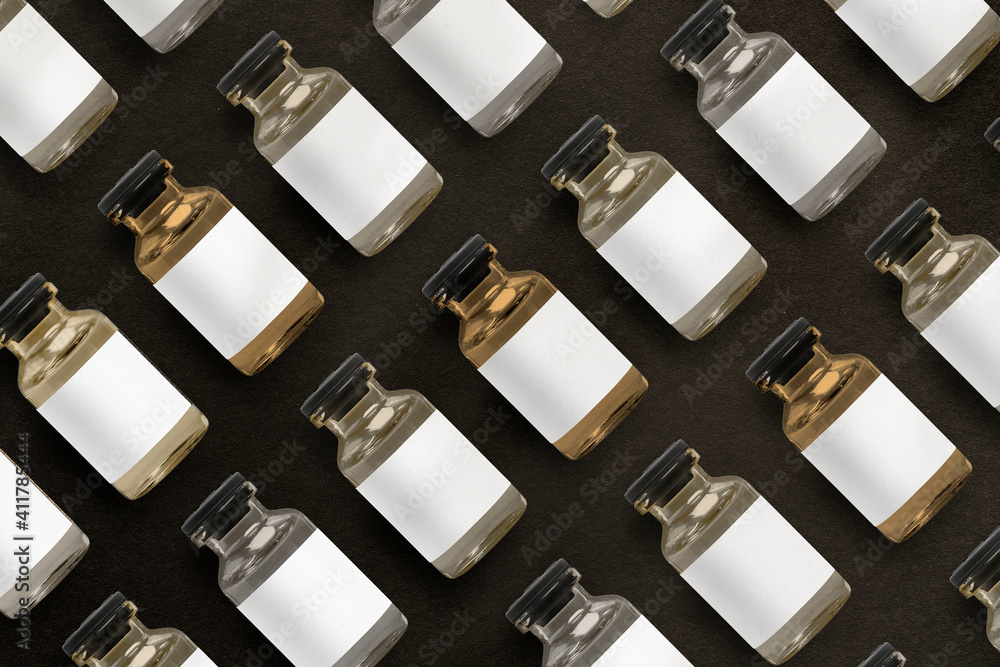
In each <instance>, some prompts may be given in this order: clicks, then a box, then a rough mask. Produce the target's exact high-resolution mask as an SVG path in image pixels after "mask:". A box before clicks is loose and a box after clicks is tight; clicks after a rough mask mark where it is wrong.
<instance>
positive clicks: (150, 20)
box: [104, 0, 184, 37]
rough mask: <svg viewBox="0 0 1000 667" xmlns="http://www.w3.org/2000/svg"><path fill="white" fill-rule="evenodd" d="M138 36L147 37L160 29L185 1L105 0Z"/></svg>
mask: <svg viewBox="0 0 1000 667" xmlns="http://www.w3.org/2000/svg"><path fill="white" fill-rule="evenodd" d="M104 2H106V3H108V5H109V6H110V7H111V9H113V10H115V13H116V14H118V16H120V17H121V19H122V20H123V21H125V23H127V24H128V27H130V28H132V30H134V31H135V33H136V34H137V35H139V36H140V37H145V36H146V35H148V34H149V33H151V32H152V31H153V30H155V29H156V28H158V27H160V24H161V23H163V22H164V21H165V20H166V19H167V17H168V16H170V14H171V13H173V11H174V10H175V9H177V8H178V7H180V6H181V5H182V4H183V3H184V0H104Z"/></svg>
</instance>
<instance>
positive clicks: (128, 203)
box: [97, 151, 171, 222]
mask: <svg viewBox="0 0 1000 667" xmlns="http://www.w3.org/2000/svg"><path fill="white" fill-rule="evenodd" d="M170 169H171V168H170V163H168V162H167V161H166V160H164V159H163V158H162V157H161V156H160V154H159V153H157V152H156V151H150V152H149V153H147V154H146V156H145V157H143V158H142V159H141V160H139V162H137V163H136V165H135V166H134V167H132V168H131V169H129V170H128V171H127V172H126V173H125V175H124V176H122V177H121V178H120V179H119V180H118V183H116V184H115V187H113V188H111V189H110V190H109V191H108V193H107V194H105V195H104V197H102V198H101V202H100V203H99V204H98V205H97V208H98V210H100V212H101V214H102V215H105V216H107V217H108V218H111V220H112V221H114V222H118V221H119V220H121V219H122V218H125V217H128V216H133V217H134V216H136V215H139V214H141V213H142V212H143V211H145V210H146V209H147V208H148V207H149V205H150V204H152V203H153V202H154V201H155V200H156V198H157V197H159V196H160V195H161V194H162V193H163V191H164V190H165V189H166V186H165V185H164V184H163V179H164V178H166V177H167V175H168V174H169V173H170Z"/></svg>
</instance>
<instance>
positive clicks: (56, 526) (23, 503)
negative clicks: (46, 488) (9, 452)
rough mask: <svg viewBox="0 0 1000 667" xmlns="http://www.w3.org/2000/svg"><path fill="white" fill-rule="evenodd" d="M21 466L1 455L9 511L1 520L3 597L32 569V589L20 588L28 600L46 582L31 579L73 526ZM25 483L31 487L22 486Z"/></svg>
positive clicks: (0, 478)
mask: <svg viewBox="0 0 1000 667" xmlns="http://www.w3.org/2000/svg"><path fill="white" fill-rule="evenodd" d="M17 470H18V468H17V466H16V465H15V464H14V462H13V461H11V460H10V459H9V458H7V456H6V455H5V454H2V453H0V484H3V489H4V497H5V499H6V500H5V502H6V503H7V506H8V508H7V509H6V510H5V511H4V513H3V517H2V520H0V595H2V594H4V593H6V592H7V591H10V590H12V589H13V588H14V586H15V585H16V584H17V583H18V572H19V570H20V569H21V568H22V567H24V568H26V569H27V570H28V580H27V582H24V581H23V580H22V581H21V582H20V583H21V584H22V585H23V584H24V583H27V585H28V588H23V589H20V590H19V591H18V592H19V593H20V595H19V596H18V597H28V595H29V594H31V593H33V592H34V591H36V590H37V589H38V587H39V586H41V585H42V584H43V583H44V582H42V581H36V580H35V579H33V578H32V577H31V570H32V569H33V568H34V567H35V566H36V565H38V564H39V563H40V562H41V561H42V559H43V558H45V556H47V555H48V553H49V552H50V551H52V548H53V547H54V546H55V545H56V544H57V543H58V542H59V540H61V539H62V538H63V536H64V535H65V534H66V531H67V530H69V529H70V526H72V525H73V524H72V523H71V522H70V520H69V519H67V518H66V515H65V514H63V513H62V512H61V511H60V510H59V508H58V507H56V506H55V504H54V503H53V502H52V501H51V500H49V499H48V497H46V496H45V494H43V493H42V492H41V490H40V489H39V488H38V487H37V486H35V485H34V484H32V483H31V481H30V480H28V478H27V477H24V476H22V475H18V474H17ZM19 479H21V480H25V481H26V482H27V485H26V486H25V485H22V484H19V483H18V480H19Z"/></svg>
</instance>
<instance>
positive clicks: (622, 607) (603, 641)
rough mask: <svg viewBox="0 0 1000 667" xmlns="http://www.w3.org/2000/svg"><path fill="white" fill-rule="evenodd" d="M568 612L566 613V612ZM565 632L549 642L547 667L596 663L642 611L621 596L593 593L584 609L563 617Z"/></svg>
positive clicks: (546, 647) (543, 660) (546, 654)
mask: <svg viewBox="0 0 1000 667" xmlns="http://www.w3.org/2000/svg"><path fill="white" fill-rule="evenodd" d="M564 613H565V612H564ZM556 618H557V619H558V620H559V621H560V622H561V631H560V632H558V633H556V634H555V635H554V636H553V637H552V638H551V639H550V640H549V641H548V642H547V643H546V644H545V650H544V652H543V656H542V664H543V665H544V667H577V666H578V665H593V664H595V663H597V661H599V660H600V658H601V657H602V656H603V654H604V653H605V652H607V650H608V648H609V647H610V646H611V645H612V644H614V643H615V641H616V640H617V639H618V638H619V637H621V636H622V634H624V632H625V631H626V630H627V629H628V628H629V627H630V626H631V625H632V624H633V623H634V622H635V621H636V619H638V618H639V613H638V611H637V610H636V609H635V607H633V606H632V604H631V603H629V602H628V601H627V600H625V599H624V598H622V597H620V596H617V595H600V596H593V597H591V598H590V600H589V601H588V602H587V604H586V606H585V607H584V608H583V609H575V610H573V612H572V613H571V614H570V615H569V617H568V618H563V619H560V618H559V617H558V616H557V617H556Z"/></svg>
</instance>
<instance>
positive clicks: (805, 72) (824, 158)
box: [717, 53, 871, 204]
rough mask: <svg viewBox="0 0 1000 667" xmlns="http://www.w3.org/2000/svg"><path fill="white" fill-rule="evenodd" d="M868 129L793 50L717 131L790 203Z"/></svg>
mask: <svg viewBox="0 0 1000 667" xmlns="http://www.w3.org/2000/svg"><path fill="white" fill-rule="evenodd" d="M870 129H871V125H869V124H868V121H866V120H865V119H864V118H862V117H861V115H860V114H859V113H858V112H857V111H855V110H854V107H852V106H851V105H850V104H848V102H847V100H845V99H844V98H843V97H841V96H840V93H838V92H837V91H836V90H834V89H833V86H831V85H830V84H829V82H827V80H826V79H824V78H823V77H822V75H820V73H819V72H817V71H816V70H815V69H813V67H812V65H810V64H809V63H807V62H806V59H805V58H803V57H802V55H801V54H799V53H796V54H794V55H793V56H792V57H791V58H790V59H789V60H788V62H786V63H785V64H784V65H782V66H781V69H779V70H778V71H777V72H775V73H774V75H772V76H771V78H770V79H768V81H767V82H766V83H765V84H764V85H763V86H761V88H760V90H758V91H757V93H756V94H755V95H754V96H753V97H751V98H750V99H749V100H747V103H746V104H744V105H743V106H742V107H740V109H739V110H738V111H737V112H736V113H735V114H733V115H732V117H731V118H730V119H729V120H727V121H726V122H725V123H723V125H722V127H720V128H719V129H718V130H717V131H718V133H719V136H721V137H722V138H723V139H725V140H726V141H727V142H728V143H729V145H730V146H732V147H733V150H735V151H736V152H737V153H739V155H740V157H742V158H743V159H744V160H746V162H747V164H749V165H750V166H751V167H752V168H753V169H754V171H756V172H757V173H758V174H760V176H761V178H763V179H764V180H765V181H766V182H767V183H768V185H770V186H771V187H772V188H774V190H775V191H776V192H777V193H778V194H779V195H781V197H782V198H783V199H784V200H785V201H786V202H788V203H789V204H794V203H795V202H797V201H798V200H800V199H802V197H804V196H805V195H806V194H808V193H809V191H810V190H812V189H813V188H814V187H816V186H817V185H818V184H819V182H820V181H822V180H823V178H824V177H826V175H827V174H829V173H830V172H831V171H833V169H834V168H835V167H836V166H837V165H838V164H840V162H841V160H843V159H844V158H845V157H846V156H847V154H848V153H850V152H851V150H853V149H854V147H855V146H857V145H858V142H859V141H861V139H862V137H864V136H865V134H866V133H867V132H868V130H870Z"/></svg>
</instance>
